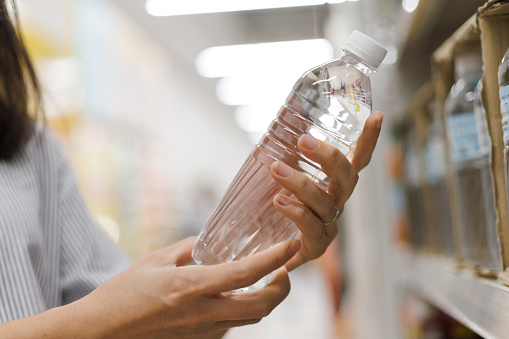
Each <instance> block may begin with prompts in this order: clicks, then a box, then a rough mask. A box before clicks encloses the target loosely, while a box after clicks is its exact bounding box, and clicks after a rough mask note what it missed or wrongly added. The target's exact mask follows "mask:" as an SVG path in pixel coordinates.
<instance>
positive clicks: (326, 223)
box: [323, 206, 339, 226]
mask: <svg viewBox="0 0 509 339" xmlns="http://www.w3.org/2000/svg"><path fill="white" fill-rule="evenodd" d="M334 208H335V209H336V215H335V216H334V219H332V220H331V221H329V222H324V223H323V224H324V225H325V226H327V225H330V224H332V223H334V222H336V219H337V218H338V217H339V208H338V207H337V206H334Z"/></svg>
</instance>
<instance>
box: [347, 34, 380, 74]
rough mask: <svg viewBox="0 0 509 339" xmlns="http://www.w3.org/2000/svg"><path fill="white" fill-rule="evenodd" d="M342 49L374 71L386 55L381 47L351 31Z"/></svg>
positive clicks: (365, 36) (363, 35) (368, 38)
mask: <svg viewBox="0 0 509 339" xmlns="http://www.w3.org/2000/svg"><path fill="white" fill-rule="evenodd" d="M344 49H345V50H347V51H348V52H350V53H352V54H355V55H356V56H358V57H359V58H361V59H362V60H364V61H365V62H366V63H367V64H368V65H370V66H371V67H373V68H374V69H377V68H378V66H380V63H381V62H382V61H383V60H384V58H385V55H386V54H387V50H386V49H385V48H384V47H383V46H382V45H380V44H379V43H378V42H376V41H375V40H373V39H371V38H370V37H369V36H367V35H365V34H363V33H361V32H359V31H353V32H352V33H351V34H350V36H349V37H348V40H347V41H346V44H345V47H344Z"/></svg>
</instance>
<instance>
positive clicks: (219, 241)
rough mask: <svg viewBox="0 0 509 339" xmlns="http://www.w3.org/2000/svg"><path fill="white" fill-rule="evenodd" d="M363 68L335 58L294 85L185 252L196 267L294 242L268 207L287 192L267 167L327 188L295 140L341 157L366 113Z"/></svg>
mask: <svg viewBox="0 0 509 339" xmlns="http://www.w3.org/2000/svg"><path fill="white" fill-rule="evenodd" d="M352 58H353V57H352ZM363 67H364V68H366V66H363V65H362V64H360V63H359V62H357V63H353V62H350V63H347V62H345V61H344V57H343V58H342V59H338V60H335V61H333V62H330V63H327V64H325V65H323V66H319V67H317V68H315V69H313V70H311V71H309V72H307V73H306V74H304V76H302V77H301V78H300V79H299V80H298V81H297V82H296V84H295V85H294V87H293V90H292V91H291V93H290V95H289V96H288V98H287V100H286V103H285V105H283V106H282V107H281V109H280V110H279V112H278V114H277V117H276V119H275V120H274V121H273V122H272V124H271V125H270V126H269V128H268V131H267V133H266V134H265V135H263V136H262V138H261V139H260V141H259V143H258V144H257V145H256V147H255V148H254V149H253V151H252V152H251V154H250V155H249V156H248V158H247V160H246V161H245V163H244V164H243V166H242V168H241V169H240V171H239V172H238V174H237V175H236V177H235V178H234V180H233V182H232V183H231V185H230V187H229V188H228V190H227V191H226V194H225V196H224V197H223V199H222V201H221V202H220V204H219V205H218V207H217V208H216V210H215V211H214V213H213V214H212V216H211V218H210V220H209V222H208V223H207V225H206V226H205V228H204V229H203V230H202V232H201V233H200V236H199V238H198V241H197V243H196V245H195V248H194V250H193V258H194V260H195V262H196V263H197V264H203V265H213V264H219V263H224V262H229V261H232V260H239V259H241V258H244V257H246V256H250V255H252V254H255V253H257V252H261V251H263V250H265V249H267V248H269V247H271V246H272V245H274V244H276V243H278V242H281V241H284V240H287V239H292V238H297V237H298V235H299V230H298V228H297V227H296V226H295V224H294V223H293V222H292V221H291V220H289V219H287V218H286V217H284V216H283V215H282V214H280V213H279V212H278V211H277V210H276V209H275V207H274V206H273V202H272V201H273V198H274V196H275V195H276V194H278V193H281V192H283V193H286V194H287V195H289V194H288V193H287V192H284V191H283V188H282V187H281V186H280V185H278V184H277V183H276V182H275V181H274V180H273V179H272V177H271V176H270V173H269V167H270V165H271V164H272V163H273V162H274V161H276V160H281V161H283V162H285V163H286V164H287V165H289V166H291V167H293V168H295V169H297V170H299V171H300V172H302V173H304V174H305V175H306V176H308V177H309V178H310V179H311V180H313V181H314V182H315V183H316V184H317V185H318V186H319V187H321V188H322V189H324V190H326V189H327V185H328V183H329V178H328V177H327V175H326V174H325V173H323V172H322V169H321V167H320V165H319V164H317V163H315V162H313V161H311V160H309V159H307V158H306V157H304V156H303V155H302V154H301V153H300V152H299V150H298V148H297V140H298V138H299V137H300V136H301V135H303V134H310V135H312V136H314V137H315V138H318V139H320V140H323V141H326V142H328V143H330V144H332V145H334V146H336V147H337V148H338V149H340V150H341V151H342V152H343V153H344V154H347V153H348V152H349V150H350V148H351V146H352V145H353V144H354V143H355V141H356V140H357V138H358V137H359V135H360V133H361V131H362V128H363V126H364V122H365V121H366V119H367V118H368V116H369V114H370V113H371V85H370V80H369V77H368V75H367V73H369V72H368V71H367V70H366V69H363Z"/></svg>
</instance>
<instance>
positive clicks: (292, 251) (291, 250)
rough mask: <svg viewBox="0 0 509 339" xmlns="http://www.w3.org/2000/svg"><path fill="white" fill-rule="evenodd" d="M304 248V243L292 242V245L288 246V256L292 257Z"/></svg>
mask: <svg viewBox="0 0 509 339" xmlns="http://www.w3.org/2000/svg"><path fill="white" fill-rule="evenodd" d="M301 246H302V242H301V241H300V240H292V242H291V243H290V245H289V246H288V254H290V255H291V256H292V257H293V256H294V255H295V253H297V252H298V251H299V250H300V248H301Z"/></svg>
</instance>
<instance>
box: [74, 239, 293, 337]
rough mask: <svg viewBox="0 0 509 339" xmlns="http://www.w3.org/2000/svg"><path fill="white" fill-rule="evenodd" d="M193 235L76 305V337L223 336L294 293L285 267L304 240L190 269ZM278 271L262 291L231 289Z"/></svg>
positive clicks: (147, 260) (123, 273)
mask: <svg viewBox="0 0 509 339" xmlns="http://www.w3.org/2000/svg"><path fill="white" fill-rule="evenodd" d="M194 240H195V238H188V239H185V240H182V241H180V242H178V243H177V244H175V245H173V246H169V247H167V248H164V249H162V250H159V251H157V252H154V253H152V254H150V255H148V256H147V257H145V258H144V259H142V260H141V261H139V262H138V263H136V264H134V265H133V266H131V267H130V268H128V269H127V270H125V271H123V272H121V273H120V274H118V275H116V276H115V277H113V278H112V279H110V280H109V281H107V282H106V283H105V284H104V285H102V286H100V287H99V288H97V289H96V290H95V291H93V292H92V293H91V294H89V295H88V296H86V297H85V298H83V299H81V300H78V301H77V302H75V303H73V304H70V305H69V306H71V307H72V309H73V313H74V319H75V323H76V324H77V325H78V326H76V331H75V336H74V337H75V338H80V337H108V338H141V337H142V338H159V337H169V338H204V337H209V336H210V337H220V336H221V334H222V333H224V332H225V331H226V330H227V329H228V328H230V327H236V326H242V325H247V324H253V323H257V322H259V321H260V320H261V318H263V317H265V316H267V315H268V314H269V313H270V312H271V311H272V310H273V309H274V307H276V306H277V305H278V304H279V303H280V302H281V301H283V299H284V298H285V297H286V296H287V295H288V293H289V291H290V281H289V279H288V274H287V271H286V269H285V267H284V264H285V263H286V262H287V261H288V260H289V259H290V258H291V257H292V256H293V255H294V254H295V253H296V252H297V251H298V250H299V248H300V246H301V243H300V241H296V240H293V241H286V242H284V243H280V244H278V245H275V246H273V247H272V248H270V249H268V250H266V251H264V252H262V253H260V254H257V255H254V256H251V257H248V258H244V259H242V260H240V261H236V262H230V263H226V264H220V265H214V266H183V265H186V264H188V263H189V262H191V261H192V258H191V250H192V247H193V244H194ZM274 270H276V271H275V274H274V276H273V278H272V280H271V281H270V283H269V284H268V285H267V286H266V287H264V288H263V289H261V290H259V291H256V292H242V293H234V292H231V291H232V290H236V289H239V288H242V287H246V286H250V285H252V284H254V283H255V282H257V281H258V280H259V279H261V278H262V277H264V276H265V275H267V274H269V273H270V272H272V271H274ZM82 325H85V326H82Z"/></svg>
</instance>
